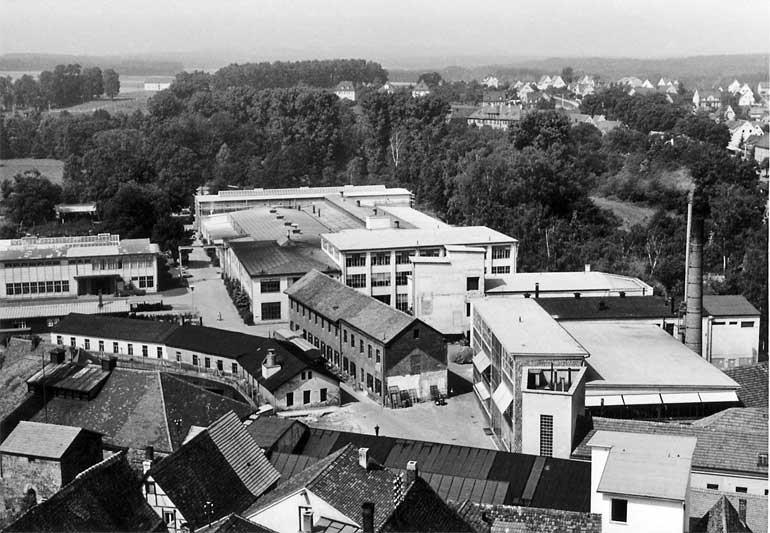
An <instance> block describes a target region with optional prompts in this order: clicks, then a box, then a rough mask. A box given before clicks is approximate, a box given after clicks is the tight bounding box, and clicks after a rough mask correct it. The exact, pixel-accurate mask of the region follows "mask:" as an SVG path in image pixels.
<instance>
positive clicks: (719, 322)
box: [702, 294, 760, 370]
mask: <svg viewBox="0 0 770 533" xmlns="http://www.w3.org/2000/svg"><path fill="white" fill-rule="evenodd" d="M759 319H760V316H759V311H758V310H757V309H756V308H755V307H754V306H753V305H751V303H750V302H749V301H748V300H746V298H745V297H744V296H742V295H740V294H736V295H704V296H703V343H702V346H703V357H704V358H705V359H706V360H707V361H709V362H710V363H711V364H712V365H714V366H716V367H717V368H720V369H722V370H726V369H729V368H733V367H736V366H744V365H751V364H754V363H756V362H757V358H758V354H759V340H760V339H759Z"/></svg>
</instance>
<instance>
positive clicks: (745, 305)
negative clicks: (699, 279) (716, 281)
mask: <svg viewBox="0 0 770 533" xmlns="http://www.w3.org/2000/svg"><path fill="white" fill-rule="evenodd" d="M703 313H704V314H706V315H711V316H715V317H721V316H757V317H759V311H757V308H756V307H754V306H753V305H751V304H750V303H749V301H748V300H747V299H746V298H745V297H744V296H743V295H741V294H704V295H703Z"/></svg>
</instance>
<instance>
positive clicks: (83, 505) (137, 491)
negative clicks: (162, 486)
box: [3, 451, 167, 533]
mask: <svg viewBox="0 0 770 533" xmlns="http://www.w3.org/2000/svg"><path fill="white" fill-rule="evenodd" d="M3 531H9V532H10V531H13V532H16V531H19V532H26V531H61V532H72V533H79V532H82V531H147V532H158V533H160V532H165V531H167V528H166V525H165V524H164V523H163V520H162V518H160V517H159V516H158V515H157V514H155V512H154V511H153V510H152V508H151V507H150V506H149V505H147V502H146V501H145V499H144V497H143V495H142V489H141V485H140V483H139V482H138V480H137V479H136V473H135V472H134V470H133V469H132V468H131V466H130V464H129V461H128V459H127V454H126V452H125V451H119V452H117V453H115V454H114V455H112V456H110V457H108V458H106V459H104V460H103V461H101V462H99V463H97V464H95V465H94V466H92V467H90V468H88V469H86V470H84V471H83V472H81V473H79V474H78V475H77V476H75V478H74V479H73V480H72V481H70V482H69V483H68V484H67V485H65V486H64V487H62V488H61V490H59V491H58V492H56V493H55V494H53V495H52V496H51V497H49V498H48V499H46V500H45V501H41V502H40V503H38V504H37V505H36V506H34V507H32V508H31V509H29V510H28V511H27V512H26V513H24V514H23V515H21V516H20V517H18V518H17V519H16V520H15V521H14V522H12V523H11V524H10V525H8V526H6V527H5V528H4V529H3Z"/></svg>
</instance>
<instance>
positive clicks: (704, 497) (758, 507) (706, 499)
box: [689, 487, 768, 533]
mask: <svg viewBox="0 0 770 533" xmlns="http://www.w3.org/2000/svg"><path fill="white" fill-rule="evenodd" d="M723 497H724V498H727V499H728V500H729V502H730V504H731V505H732V506H733V507H735V508H736V509H737V508H739V506H740V500H743V501H744V502H746V525H748V527H749V528H750V529H751V531H754V532H755V533H760V532H766V531H767V520H768V505H767V504H768V498H767V496H764V495H761V494H752V493H736V492H732V491H731V492H728V491H726V490H724V491H721V490H710V489H701V488H697V487H691V488H690V505H689V511H690V513H689V514H690V516H691V517H693V518H690V525H691V526H692V525H696V524H697V520H698V517H703V516H704V515H706V513H708V512H709V511H710V510H711V509H712V508H713V507H714V505H715V504H716V503H717V501H718V500H719V499H720V498H723ZM690 531H692V529H691V530H690ZM730 533H732V531H731V532H730Z"/></svg>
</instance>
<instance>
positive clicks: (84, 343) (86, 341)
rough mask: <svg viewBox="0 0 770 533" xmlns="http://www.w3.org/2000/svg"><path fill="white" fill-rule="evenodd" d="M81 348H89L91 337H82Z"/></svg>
mask: <svg viewBox="0 0 770 533" xmlns="http://www.w3.org/2000/svg"><path fill="white" fill-rule="evenodd" d="M83 348H85V349H86V350H90V349H91V339H84V340H83Z"/></svg>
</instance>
